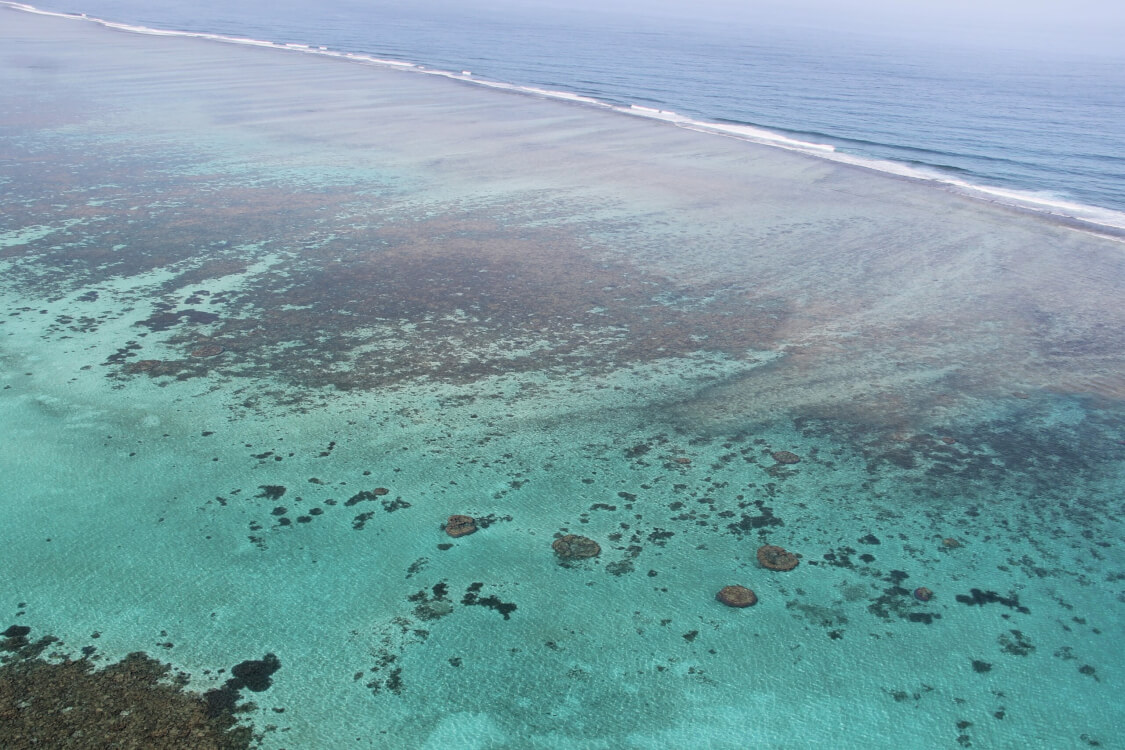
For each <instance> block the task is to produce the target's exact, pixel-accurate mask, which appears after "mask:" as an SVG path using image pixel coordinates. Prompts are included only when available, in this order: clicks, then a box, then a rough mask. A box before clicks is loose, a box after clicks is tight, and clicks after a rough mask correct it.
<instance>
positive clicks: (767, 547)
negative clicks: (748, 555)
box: [758, 544, 799, 571]
mask: <svg viewBox="0 0 1125 750" xmlns="http://www.w3.org/2000/svg"><path fill="white" fill-rule="evenodd" d="M798 562H799V561H798V560H797V556H796V555H794V554H793V553H792V552H789V551H788V550H786V549H785V548H784V547H778V546H776V545H773V544H763V545H762V546H761V547H759V548H758V563H759V564H760V565H761V566H762V567H763V568H766V569H767V570H781V571H785V570H793V568H795V567H797V563H798Z"/></svg>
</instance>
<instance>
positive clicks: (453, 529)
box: [445, 515, 477, 539]
mask: <svg viewBox="0 0 1125 750" xmlns="http://www.w3.org/2000/svg"><path fill="white" fill-rule="evenodd" d="M476 530H477V521H476V519H475V518H473V517H472V516H462V515H452V516H450V517H449V520H448V521H446V522H445V533H446V534H449V535H450V536H451V537H453V538H454V539H456V538H457V537H460V536H468V535H469V534H472V533H473V532H474V531H476Z"/></svg>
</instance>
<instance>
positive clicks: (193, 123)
mask: <svg viewBox="0 0 1125 750" xmlns="http://www.w3.org/2000/svg"><path fill="white" fill-rule="evenodd" d="M0 20H2V23H0V29H2V31H0V35H2V36H3V49H4V53H3V56H2V59H0V112H3V113H4V114H3V115H2V117H0V126H2V129H0V170H2V171H0V179H2V180H3V193H4V197H3V199H2V201H3V215H2V218H0V298H2V299H3V301H4V305H3V317H2V318H0V361H2V365H3V366H2V370H0V379H2V383H0V389H2V390H0V424H2V425H3V433H2V435H3V450H2V451H0V477H2V480H0V514H2V516H0V517H2V518H3V524H2V525H0V542H2V549H3V561H4V568H5V579H4V583H3V585H2V586H0V624H2V625H4V627H8V626H10V625H20V626H27V627H30V628H31V629H32V630H31V634H30V635H31V637H33V638H34V637H38V636H41V635H45V634H53V635H55V636H57V637H59V638H61V639H62V643H61V644H60V645H59V646H58V648H57V653H58V654H59V657H56V658H61V655H63V654H70V655H72V656H75V657H77V656H80V655H81V654H82V650H83V648H84V647H85V648H87V655H88V656H89V658H91V659H93V660H94V663H95V664H96V665H105V664H109V663H111V662H113V661H116V660H118V659H120V658H122V657H123V656H125V655H126V654H128V653H130V652H135V651H145V652H147V653H149V654H150V655H151V656H153V657H154V658H157V659H159V660H161V661H164V662H168V663H171V664H172V665H173V666H174V667H175V669H177V670H181V671H183V672H184V673H186V674H187V675H188V676H189V678H190V680H189V684H188V687H189V689H191V690H196V691H205V690H208V689H212V688H215V687H218V686H220V685H222V684H223V682H224V680H226V679H227V674H226V673H225V672H221V671H220V670H229V669H230V668H231V667H232V666H233V665H235V664H238V663H240V662H243V661H245V660H253V659H261V658H262V657H263V656H264V655H265V654H274V655H276V657H277V660H278V661H279V663H280V668H279V669H277V670H276V672H274V673H273V675H272V682H271V683H270V684H269V685H268V686H266V687H264V688H263V689H261V690H258V691H250V690H248V691H246V692H245V693H244V694H243V696H242V698H243V699H245V700H253V701H254V703H255V704H256V707H255V708H253V709H252V710H250V711H248V712H246V713H243V714H241V715H240V718H241V720H242V721H244V722H246V723H248V724H249V725H251V726H252V727H253V728H254V731H255V732H256V733H258V735H259V739H258V742H259V743H260V745H261V746H262V747H268V748H320V747H323V748H337V747H357V748H363V747H374V748H382V747H403V748H407V747H420V748H421V747H427V748H430V747H432V748H439V747H441V748H449V747H458V748H460V747H464V748H474V747H476V748H494V747H495V748H499V747H504V748H622V747H630V748H662V747H713V748H736V747H737V748H744V747H781V746H787V747H793V746H796V747H832V748H853V747H855V748H858V747H919V748H922V747H925V748H929V747H961V746H973V747H1022V746H1031V747H1059V748H1062V747H1086V746H1099V745H1100V746H1101V747H1120V746H1121V744H1120V739H1119V738H1120V736H1121V728H1122V722H1123V718H1125V716H1123V714H1125V709H1123V708H1122V705H1121V703H1120V700H1119V698H1118V696H1119V695H1120V692H1121V683H1122V681H1123V679H1125V672H1123V670H1122V664H1123V663H1125V662H1123V661H1122V659H1121V637H1122V635H1123V632H1125V628H1123V622H1122V616H1123V610H1125V585H1123V583H1122V581H1123V580H1125V556H1123V553H1122V544H1123V536H1122V531H1123V529H1122V497H1123V492H1122V490H1123V487H1125V429H1123V427H1125V422H1123V411H1122V397H1123V396H1125V377H1123V375H1122V373H1123V372H1125V369H1123V367H1122V365H1123V363H1122V330H1123V328H1122V323H1123V321H1122V317H1123V313H1122V310H1121V309H1120V305H1119V299H1120V296H1121V292H1122V284H1123V279H1125V273H1123V271H1125V269H1123V265H1125V261H1123V260H1122V259H1123V257H1125V256H1123V255H1122V248H1123V246H1122V245H1121V243H1120V242H1119V241H1116V240H1113V239H1109V238H1104V237H1100V236H1096V235H1093V234H1090V233H1087V232H1084V231H1080V230H1078V229H1073V228H1068V227H1065V226H1061V225H1056V224H1053V223H1052V222H1051V221H1050V220H1048V219H1047V218H1044V217H1038V216H1033V215H1028V214H1020V213H1015V212H1010V211H1007V210H1004V209H1000V208H997V207H994V206H990V205H988V204H985V203H979V202H973V201H971V200H969V199H967V198H964V197H960V196H957V195H954V194H951V193H947V192H944V191H942V190H940V189H937V188H935V187H933V186H931V185H927V184H923V183H917V182H911V181H906V180H898V179H894V178H891V177H888V176H885V175H879V174H876V173H872V172H867V171H864V170H861V169H857V168H853V167H848V166H845V165H841V164H834V163H831V162H827V161H821V160H817V159H814V158H811V157H808V156H804V155H799V154H794V153H789V152H785V151H781V150H777V149H770V148H766V147H762V146H756V145H754V144H749V143H744V142H740V141H735V140H731V139H727V138H724V137H720V136H716V135H708V134H703V133H698V132H692V131H688V130H685V129H682V128H677V127H675V126H673V125H670V124H666V123H661V122H656V121H651V120H644V119H639V118H631V117H628V116H625V115H622V114H619V113H615V112H611V111H606V110H604V109H600V108H593V107H586V106H581V105H576V104H570V103H565V102H559V101H548V100H544V99H537V98H533V97H528V96H523V95H515V94H510V93H504V92H497V91H488V90H482V89H480V88H479V87H472V86H468V85H464V84H461V83H458V82H456V81H451V80H447V79H443V78H435V77H429V76H425V75H422V74H419V73H414V72H406V71H395V70H388V69H386V68H381V67H378V66H372V65H363V64H358V63H356V62H354V61H346V60H335V59H326V58H318V57H315V56H311V55H303V54H300V53H296V52H292V51H282V50H275V49H256V48H246V47H238V46H234V45H229V44H221V43H217V42H210V41H205V40H199V39H182V38H170V37H157V36H146V35H139V34H129V33H125V32H120V31H112V30H108V29H104V28H101V27H97V26H95V25H93V24H90V23H87V22H83V21H78V20H65V19H59V18H46V17H38V16H32V15H29V14H25V13H17V12H15V11H12V10H9V9H0ZM783 451H784V452H788V454H787V453H783ZM789 454H792V455H789ZM794 458H796V459H798V460H796V461H794V460H793V459H794ZM452 514H469V515H471V516H474V517H475V518H477V519H478V526H479V529H478V531H477V532H476V533H474V534H472V535H469V536H464V537H460V538H456V539H455V538H452V537H450V536H448V535H447V534H445V533H444V531H443V530H442V524H443V523H444V522H445V520H446V519H447V517H448V516H450V515H452ZM564 534H580V535H583V536H586V537H589V538H591V539H593V540H595V541H596V542H597V543H598V544H599V545H600V550H601V552H600V554H599V555H598V556H596V557H593V558H590V559H586V560H580V561H571V562H566V561H560V560H559V559H558V557H557V556H556V554H555V552H554V551H553V550H552V542H553V541H555V539H557V538H558V537H560V536H562V535H564ZM764 544H772V545H779V546H782V547H785V548H786V549H788V550H790V551H792V552H794V553H796V554H797V555H798V556H799V559H800V564H799V565H798V566H797V567H796V568H795V569H793V570H790V571H787V572H777V571H770V570H766V569H764V568H763V567H762V566H761V565H760V564H759V562H758V559H757V557H756V551H757V550H758V548H759V547H760V546H762V545H764ZM728 584H740V585H744V586H748V587H750V588H752V589H753V590H754V591H755V592H756V594H757V597H758V603H757V604H756V605H755V606H753V607H750V608H747V609H733V608H728V607H725V606H723V605H722V604H720V603H719V602H717V601H716V599H715V595H716V592H717V591H718V590H719V589H720V588H722V587H723V586H725V585H728ZM919 587H924V588H928V589H930V590H931V591H932V592H933V597H932V598H931V599H930V600H929V601H925V602H923V601H920V600H919V599H918V598H917V597H915V596H914V595H913V592H914V590H915V589H916V588H919ZM95 634H96V636H95ZM91 647H92V648H91ZM259 687H261V686H259Z"/></svg>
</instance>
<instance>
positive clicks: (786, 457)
mask: <svg viewBox="0 0 1125 750" xmlns="http://www.w3.org/2000/svg"><path fill="white" fill-rule="evenodd" d="M770 455H771V456H772V457H773V460H774V461H777V462H778V463H779V464H795V463H797V462H798V461H800V460H801V457H800V456H798V455H797V454H796V453H791V452H789V451H774V452H773V453H771V454H770Z"/></svg>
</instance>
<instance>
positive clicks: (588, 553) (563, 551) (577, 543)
mask: <svg viewBox="0 0 1125 750" xmlns="http://www.w3.org/2000/svg"><path fill="white" fill-rule="evenodd" d="M551 549H553V550H554V551H555V554H556V555H558V556H559V557H561V558H562V559H564V560H582V559H585V558H587V557H597V556H598V555H600V554H601V552H602V548H601V546H599V545H598V543H597V542H595V541H594V540H593V539H589V538H587V537H584V536H579V535H578V534H567V535H566V536H564V537H562V538H561V539H556V540H555V541H554V542H552V543H551Z"/></svg>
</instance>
